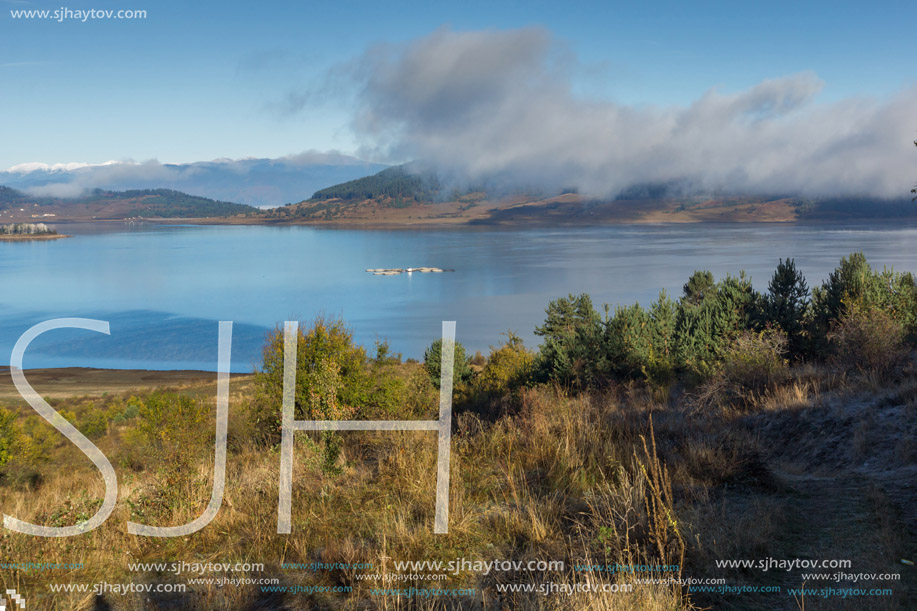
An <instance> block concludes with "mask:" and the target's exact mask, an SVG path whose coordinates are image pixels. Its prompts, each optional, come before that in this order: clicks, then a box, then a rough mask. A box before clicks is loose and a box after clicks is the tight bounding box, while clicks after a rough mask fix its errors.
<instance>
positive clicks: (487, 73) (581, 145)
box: [303, 28, 917, 197]
mask: <svg viewBox="0 0 917 611" xmlns="http://www.w3.org/2000/svg"><path fill="white" fill-rule="evenodd" d="M578 66H579V64H578V63H577V59H576V57H575V56H573V55H572V54H571V53H570V52H569V51H568V50H567V49H566V48H565V47H564V45H563V44H562V43H560V42H559V41H558V40H557V39H555V38H554V37H553V36H552V35H551V33H550V32H548V31H547V30H544V29H541V28H526V29H518V30H509V31H497V30H487V31H470V32H454V31H450V30H448V29H440V30H437V31H435V32H433V33H432V34H430V35H428V36H425V37H423V38H420V39H416V40H413V41H410V42H407V43H404V44H398V45H395V44H380V45H376V46H374V47H372V48H369V49H368V50H367V51H366V52H365V53H364V54H363V55H361V56H360V57H358V58H356V59H354V60H353V61H352V62H349V63H347V64H345V65H342V66H339V67H338V69H337V70H336V72H337V73H338V74H339V75H343V76H338V77H337V78H336V79H335V82H334V83H333V84H332V85H329V88H331V89H334V90H335V91H338V90H340V87H341V81H342V80H343V81H346V82H347V83H348V84H349V86H350V88H351V89H350V90H351V92H352V93H353V102H354V117H353V121H352V128H353V130H354V132H355V134H356V135H357V136H358V138H359V140H360V141H361V142H362V149H361V150H360V153H359V154H360V155H361V156H363V157H367V158H378V159H390V160H407V159H418V160H423V161H425V162H426V163H429V164H432V165H433V166H434V167H435V168H436V169H439V170H440V171H441V172H443V173H445V174H447V175H456V176H461V177H464V178H467V179H469V180H477V179H480V178H486V177H492V176H500V177H505V178H507V179H510V180H513V181H516V182H517V183H519V184H526V185H537V186H543V187H549V188H559V187H576V188H579V189H580V190H581V191H583V192H585V193H589V194H593V195H599V196H608V195H614V194H615V193H618V192H620V191H621V190H622V189H625V188H627V187H629V186H631V185H634V184H642V183H657V182H663V183H665V182H670V181H678V182H681V183H683V184H689V185H692V187H693V188H696V189H699V190H724V191H729V192H733V193H768V194H773V193H782V192H786V193H797V194H808V195H813V196H818V195H853V194H857V195H877V196H888V197H899V196H906V195H907V194H908V192H909V190H910V188H911V187H912V186H913V179H914V175H915V174H917V171H915V168H917V159H915V149H914V146H913V140H914V135H915V129H917V87H914V88H911V89H908V90H906V91H902V92H900V93H899V94H897V95H896V96H894V97H892V98H891V99H883V100H879V99H871V98H866V97H862V98H852V99H844V100H841V101H833V102H821V101H819V100H818V94H819V92H820V91H821V90H822V87H823V82H822V81H821V80H820V79H819V78H818V77H817V76H816V75H815V74H814V73H811V72H801V73H798V74H792V75H788V76H781V77H778V78H773V79H769V80H765V81H763V82H761V83H759V84H757V85H755V86H753V87H751V88H749V89H746V90H744V91H739V92H724V91H720V90H719V89H717V88H716V87H713V88H711V89H709V90H708V91H707V92H706V93H704V94H703V95H702V96H701V97H700V98H699V99H697V100H695V101H694V102H693V103H691V104H690V105H688V106H681V107H677V106H672V107H658V106H632V105H624V104H619V103H616V102H614V101H610V100H607V99H590V98H587V97H585V96H583V95H579V94H578V93H577V91H576V88H575V87H574V83H573V82H572V81H571V78H570V75H571V74H573V73H575V72H577V70H576V68H577V67H578ZM307 93H308V92H304V95H303V99H308V97H309V96H308V95H305V94H307Z"/></svg>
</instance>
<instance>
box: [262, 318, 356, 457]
mask: <svg viewBox="0 0 917 611" xmlns="http://www.w3.org/2000/svg"><path fill="white" fill-rule="evenodd" d="M283 335H284V334H283V329H282V328H279V327H278V328H277V329H275V330H274V331H272V332H271V333H270V334H269V335H268V338H267V343H266V344H265V347H264V350H263V361H262V366H261V370H260V371H258V372H256V373H255V377H254V386H255V392H254V399H253V400H252V404H251V407H250V419H251V423H252V425H253V429H254V435H255V438H256V439H257V440H259V441H260V442H262V443H265V444H267V445H274V444H276V443H278V442H279V441H280V419H281V408H282V402H283V361H284V354H283V345H284V337H283ZM296 357H297V358H296V386H295V389H294V393H293V395H294V417H295V418H296V419H297V420H316V419H319V420H335V419H337V420H340V419H350V418H354V417H356V416H357V415H358V414H359V412H360V408H361V407H363V406H365V405H367V404H369V403H370V398H371V395H372V389H373V380H372V378H371V376H370V373H369V362H368V359H367V356H366V351H365V350H364V349H363V348H362V347H361V346H357V345H355V344H354V342H353V334H352V333H351V332H350V330H349V329H347V327H346V326H345V325H344V322H343V321H342V320H340V319H333V320H332V319H325V318H317V319H316V320H315V321H314V322H313V323H312V325H311V326H306V325H299V328H298V330H297V342H296Z"/></svg>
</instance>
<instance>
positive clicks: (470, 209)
mask: <svg viewBox="0 0 917 611" xmlns="http://www.w3.org/2000/svg"><path fill="white" fill-rule="evenodd" d="M447 184H448V183H447V182H445V181H443V180H441V179H440V178H438V177H437V176H436V175H435V174H432V173H430V172H424V171H419V170H418V169H416V168H415V167H414V166H410V165H409V166H394V167H390V168H386V169H385V170H382V171H380V172H378V173H377V174H374V175H372V176H365V177H362V178H358V179H355V180H351V181H347V182H344V183H341V184H338V185H333V186H331V187H326V188H324V189H320V190H318V191H316V192H315V193H314V194H313V195H312V197H311V198H309V199H308V200H304V201H302V202H299V203H296V204H288V205H286V206H283V207H279V208H275V209H273V210H267V211H264V212H263V213H261V215H260V216H262V217H264V218H265V219H266V220H268V221H269V222H289V223H306V224H321V223H330V224H348V225H385V224H389V225H418V224H471V225H475V224H495V225H525V224H536V225H544V224H549V225H584V224H603V223H641V222H651V223H678V222H796V221H807V220H808V221H831V220H849V219H864V220H865V219H875V220H879V219H911V220H917V203H913V202H912V201H911V199H910V197H904V196H903V197H901V198H898V199H880V198H875V197H822V198H812V197H800V196H796V195H794V194H772V195H737V194H722V193H703V192H700V191H698V190H697V189H695V188H692V186H691V185H690V184H687V183H670V184H652V185H635V186H632V187H631V188H629V189H627V190H625V191H624V192H622V193H620V194H618V195H617V196H615V197H610V198H595V197H587V196H584V195H580V194H578V193H577V192H576V191H575V190H572V189H571V190H560V191H555V192H545V191H538V190H533V189H525V188H518V187H517V188H510V187H508V186H507V185H505V184H503V185H494V184H487V183H485V184H482V185H478V186H474V187H465V188H456V187H454V186H451V185H450V186H446V185H447Z"/></svg>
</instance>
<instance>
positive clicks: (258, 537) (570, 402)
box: [0, 367, 917, 611]
mask: <svg viewBox="0 0 917 611" xmlns="http://www.w3.org/2000/svg"><path fill="white" fill-rule="evenodd" d="M911 373H913V372H911ZM76 374H79V378H77V377H76ZM106 375H107V374H106ZM137 375H138V376H139V377H137V378H136V379H133V380H132V381H131V383H134V384H138V385H141V386H144V385H146V384H147V383H149V382H153V381H154V380H149V379H144V378H143V375H142V374H137ZM210 375H212V374H204V375H202V376H200V378H199V379H197V380H195V379H188V378H187V377H183V376H185V374H180V377H178V378H177V379H176V382H177V383H178V384H180V385H181V386H183V388H184V390H183V391H182V392H186V393H190V394H192V395H194V396H199V397H208V400H209V401H212V394H213V386H214V385H213V382H212V380H208V377H210ZM44 376H45V377H40V376H36V377H34V378H33V379H34V381H35V386H36V388H37V389H38V390H39V392H42V393H43V394H44V393H45V392H51V391H52V387H53V385H54V384H55V383H56V384H58V386H57V388H56V389H54V391H53V392H55V393H56V394H57V395H58V396H59V397H63V396H65V395H66V388H67V384H68V383H69V384H75V385H74V386H73V387H72V388H71V391H72V395H73V397H74V399H73V400H72V402H73V404H77V403H81V404H82V403H85V400H84V399H80V398H79V397H81V396H83V395H86V394H87V387H86V384H87V383H90V380H92V374H91V372H83V371H79V372H75V371H68V372H62V377H60V378H56V377H55V375H54V373H53V372H45V373H44ZM909 376H910V374H908V376H904V377H901V378H899V379H892V380H884V381H880V380H874V379H869V378H866V379H860V378H851V377H847V376H839V375H836V374H833V373H831V372H829V371H825V370H819V369H815V368H811V367H808V368H800V369H797V370H795V371H794V372H793V373H792V375H791V376H790V377H789V378H788V379H787V380H786V381H785V382H784V383H783V384H781V385H780V386H779V387H778V388H776V389H774V390H773V391H772V392H769V393H767V394H765V395H764V396H761V397H754V398H752V400H751V401H750V403H749V404H748V405H746V406H745V407H743V408H741V409H738V408H730V409H725V410H713V409H707V410H705V411H704V410H701V411H698V410H697V409H685V408H686V407H690V406H691V402H690V397H688V396H687V395H686V396H684V397H682V398H681V399H679V400H676V401H675V402H674V403H672V402H666V401H660V395H659V393H653V392H651V391H649V390H647V389H641V388H639V387H630V388H621V389H618V390H617V391H615V392H612V393H610V394H597V395H582V396H579V397H563V396H561V395H557V394H555V392H554V391H552V390H551V389H546V388H540V389H535V390H531V391H526V392H525V393H524V394H523V395H522V399H521V404H519V405H517V408H516V411H515V412H514V413H513V414H507V415H504V416H502V417H500V418H498V419H496V420H489V419H486V418H485V419H481V418H477V417H475V416H473V415H472V414H470V413H458V414H457V415H456V419H455V422H456V425H455V427H456V428H455V437H454V439H453V444H454V445H453V486H452V494H451V503H452V507H451V516H450V535H449V536H448V537H444V538H440V537H436V536H433V535H432V533H431V528H430V524H431V520H432V511H433V503H432V499H433V482H432V480H431V479H430V477H429V468H428V467H429V465H430V464H433V463H434V462H435V451H434V446H435V444H434V443H433V442H432V439H431V438H430V436H429V435H427V434H426V433H422V432H410V433H401V434H395V433H375V434H373V433H348V434H346V435H345V448H344V456H345V459H346V463H345V464H346V466H345V468H344V471H343V473H341V474H340V475H339V476H335V477H327V476H325V475H322V474H321V473H320V472H319V471H316V469H315V460H316V456H315V454H314V452H313V450H311V449H310V446H309V444H308V442H307V440H306V436H305V435H299V436H298V437H297V447H296V456H297V463H296V470H295V484H294V514H293V517H294V535H291V536H280V535H277V534H276V532H275V529H276V502H277V497H276V482H277V477H278V471H277V460H278V459H277V454H276V452H274V451H270V450H269V449H265V448H259V447H255V446H253V445H251V444H249V443H248V442H247V441H246V439H247V438H246V433H245V431H246V426H247V425H246V424H245V410H246V402H247V398H248V397H250V396H251V390H252V389H251V384H250V378H241V379H238V380H237V381H236V382H234V383H233V385H232V399H231V414H230V417H231V421H230V448H231V451H230V456H229V461H228V476H227V477H228V479H227V491H226V498H225V501H224V506H223V509H222V510H221V512H220V514H219V516H218V517H217V519H216V520H215V521H214V523H213V524H211V525H210V526H208V527H207V528H206V529H204V530H203V531H201V532H200V533H198V534H196V535H193V536H191V537H184V538H180V539H175V540H153V539H145V538H142V537H133V536H130V535H127V534H126V533H125V532H124V522H125V521H126V520H128V519H135V520H139V521H143V522H149V523H184V522H186V521H188V520H190V519H191V518H192V517H194V516H196V515H198V514H199V512H200V511H201V510H202V508H203V505H204V504H205V502H206V499H207V498H208V496H209V480H210V476H209V469H210V464H212V462H210V461H212V459H211V458H209V456H208V455H209V453H210V452H212V446H211V447H210V448H209V449H206V448H205V449H204V450H202V452H201V454H200V456H197V457H192V459H193V460H192V463H191V464H192V465H199V468H191V469H189V470H187V471H182V472H180V473H174V472H170V471H169V470H168V469H167V468H166V469H165V470H163V467H164V466H163V465H157V462H156V461H157V460H158V459H157V457H156V454H155V453H147V452H146V451H143V452H142V453H141V454H140V455H138V454H137V452H138V450H137V449H136V448H133V447H132V446H131V439H133V438H132V437H131V433H130V430H131V426H133V425H130V424H127V425H121V426H117V427H114V426H113V427H112V430H111V432H110V434H109V435H106V436H104V437H102V438H101V439H100V440H98V441H97V443H98V444H99V445H100V447H102V449H103V450H104V451H105V452H106V455H109V456H111V457H112V459H113V462H114V463H115V464H116V469H117V470H118V472H119V479H120V482H121V486H122V492H121V499H122V500H121V502H120V503H119V506H118V509H116V511H115V513H114V514H113V516H112V517H111V519H110V520H109V522H108V523H107V524H106V525H105V526H103V527H101V528H100V529H98V530H97V531H94V532H93V533H91V534H89V535H86V536H85V537H84V538H81V539H80V540H79V541H76V542H74V541H66V540H63V541H61V540H47V539H45V540H36V539H35V538H32V537H23V536H18V535H11V534H2V535H0V556H2V557H5V558H14V559H15V558H23V557H25V556H28V557H29V558H32V559H38V560H42V561H59V562H71V561H75V560H80V561H85V562H86V563H87V569H86V571H84V572H73V573H71V574H68V575H67V576H66V577H65V578H63V579H61V578H60V576H57V577H56V578H57V579H61V580H63V581H73V582H77V583H79V582H92V581H100V580H103V579H105V580H107V581H109V582H117V581H131V580H140V581H144V580H146V581H150V580H152V581H157V580H163V581H168V580H170V579H173V577H170V576H169V575H164V576H155V575H136V574H134V575H131V574H128V573H126V569H125V567H126V562H128V561H142V562H152V561H157V560H161V559H184V560H188V561H194V560H196V561H207V560H214V561H226V560H229V559H233V560H237V559H244V560H247V561H252V562H266V563H268V565H269V568H268V573H267V574H268V575H270V576H277V577H280V578H281V579H283V581H284V583H297V584H301V585H310V584H323V585H335V584H345V585H347V584H349V585H353V586H354V587H356V588H357V592H358V594H356V595H354V596H353V597H351V598H350V599H348V601H347V603H346V604H345V601H344V600H343V599H341V598H335V597H334V596H331V595H327V596H324V595H323V596H311V597H310V596H304V595H303V596H293V595H287V596H282V595H265V594H260V593H259V592H258V589H257V588H253V587H248V588H228V587H227V588H220V589H208V590H203V591H201V590H200V589H198V590H197V591H196V592H195V593H193V594H190V595H186V596H181V597H176V596H171V597H160V598H157V599H154V600H149V599H146V600H144V599H138V598H136V597H134V598H118V597H111V596H109V597H106V599H105V601H104V604H106V605H111V608H113V609H135V608H138V609H154V608H216V609H220V608H225V609H229V608H233V609H316V608H320V609H332V608H351V609H357V608H361V609H362V608H367V609H373V608H382V609H396V608H408V607H410V608H416V609H441V608H444V607H442V606H441V604H442V601H430V600H428V601H415V602H414V603H412V604H411V605H406V604H404V603H405V601H399V602H397V603H396V601H394V600H380V599H378V598H376V599H374V598H372V597H370V596H369V595H368V592H367V589H366V588H367V584H366V582H360V581H356V580H355V578H354V575H353V574H352V573H347V572H346V571H345V572H335V573H327V574H314V573H311V572H308V571H305V572H295V571H282V570H280V569H279V563H280V562H284V561H288V562H306V561H310V560H322V561H324V562H335V561H337V562H355V561H366V560H370V561H373V562H375V563H376V564H377V566H378V565H380V564H382V563H384V562H390V561H391V559H393V558H394V559H410V560H423V559H434V558H438V559H451V558H455V557H459V556H466V557H473V558H513V559H528V558H550V559H555V558H567V559H573V558H583V557H584V554H586V555H590V556H591V558H592V559H593V560H595V561H599V562H604V561H612V562H615V561H617V562H622V561H626V560H628V559H630V560H638V561H643V560H644V559H645V558H647V557H648V556H646V554H652V555H654V556H655V555H656V554H657V550H658V549H660V548H659V546H658V543H659V542H660V541H661V543H662V544H663V547H664V548H665V549H666V550H667V551H666V553H667V554H669V558H670V559H672V558H677V557H678V549H679V543H678V542H679V540H681V541H683V542H684V544H685V545H686V556H685V559H684V566H685V572H684V576H690V577H696V578H709V577H726V578H727V579H728V583H730V584H731V585H780V586H782V587H784V588H785V589H786V588H790V587H799V586H801V585H802V584H801V582H800V577H801V572H802V571H794V572H791V573H787V572H783V573H781V572H779V571H769V572H766V573H764V572H760V571H749V570H725V569H718V568H716V566H715V561H716V560H721V559H729V558H733V559H736V558H748V559H762V558H767V557H771V558H775V559H790V558H804V559H850V560H851V561H852V562H853V566H852V567H851V568H850V569H847V570H845V572H850V573H891V572H900V573H901V575H902V581H900V582H886V583H883V582H872V583H869V584H866V587H883V586H884V585H888V584H889V583H890V585H891V586H892V587H893V588H894V589H895V596H893V597H890V598H862V597H859V598H850V599H846V600H845V599H840V598H831V599H808V600H806V601H805V602H804V607H803V608H804V609H806V610H809V611H811V610H820V609H841V610H854V609H880V610H881V609H911V608H913V607H912V606H911V605H910V602H913V600H914V596H915V592H917V573H915V570H914V568H913V567H908V566H904V565H902V564H900V559H901V558H910V559H911V560H914V557H913V556H914V550H915V549H917V516H915V511H914V508H915V507H917V490H915V479H914V475H915V463H917V446H915V442H914V440H915V437H917V384H915V383H914V382H913V380H912V379H911V377H909ZM104 379H106V378H105V376H102V377H100V378H99V379H98V380H96V381H98V382H100V383H101V382H103V380H104ZM158 381H160V382H163V383H166V382H167V381H166V380H165V379H164V378H162V379H159V380H158ZM108 384H109V386H108V387H109V388H111V389H112V390H114V389H116V388H117V384H118V380H116V379H109V380H108ZM0 387H3V389H4V393H7V394H8V390H9V389H7V388H6V385H5V384H3V383H2V382H0ZM3 402H4V403H7V405H9V402H7V401H3ZM64 405H65V406H66V405H68V403H67V402H66V401H65V402H64ZM20 407H21V406H20ZM431 409H435V406H433V405H431ZM650 416H652V420H653V423H654V429H655V439H656V442H657V445H658V447H659V456H660V457H661V460H662V463H663V464H664V465H665V467H666V469H667V474H668V475H666V476H665V477H664V478H663V479H665V480H667V481H668V482H669V483H670V485H671V489H672V490H673V491H674V493H673V498H674V499H675V502H674V506H673V507H671V508H670V507H669V506H666V507H664V510H663V511H661V512H659V513H658V514H656V515H657V519H656V521H654V519H653V518H652V516H651V515H649V514H648V513H647V507H648V505H646V502H647V501H648V500H650V499H652V498H656V499H657V500H660V499H661V502H663V504H664V505H665V498H664V497H666V496H667V495H666V494H665V493H664V490H665V488H666V486H665V482H663V481H662V480H660V479H659V477H658V476H655V475H653V474H654V472H655V471H654V464H655V462H654V460H653V459H652V457H651V456H648V455H646V454H645V453H644V452H643V450H642V446H641V441H640V438H639V437H640V435H643V436H647V435H649V428H648V423H649V417H650ZM205 426H212V425H210V424H205ZM189 439H191V441H194V438H193V437H192V438H189ZM654 455H655V453H654ZM54 462H55V463H56V464H67V465H68V466H69V468H68V470H67V472H66V473H61V472H60V471H58V472H56V473H55V474H52V475H51V476H49V477H48V479H47V480H46V482H45V483H44V484H43V485H42V486H41V487H40V488H38V489H37V490H10V489H6V490H4V494H3V501H2V502H3V507H2V509H3V511H4V512H6V513H10V514H14V515H17V516H20V517H24V518H33V519H35V520H36V521H39V520H44V521H47V520H49V519H51V520H60V521H63V522H66V521H67V520H70V521H72V520H73V519H75V516H77V515H79V512H80V511H86V510H87V509H88V508H91V507H93V506H94V505H93V503H95V502H96V501H95V499H96V498H97V497H98V495H99V492H100V481H99V478H98V476H97V473H96V472H95V471H94V470H93V469H92V467H91V465H88V464H87V461H86V460H85V459H84V458H82V457H81V455H79V454H78V452H76V451H75V450H74V449H73V448H72V447H69V446H66V447H63V448H62V453H61V454H60V455H58V456H57V457H56V458H55V460H54ZM131 465H142V468H139V469H138V468H137V467H136V466H134V467H131ZM660 483H661V484H662V485H661V489H662V490H663V493H662V495H661V496H659V495H657V496H654V495H653V494H652V493H651V490H652V489H653V488H654V487H659V486H660ZM60 507H67V508H68V509H67V511H66V512H65V513H63V514H60V515H58V513H54V511H52V510H55V508H60ZM670 509H671V511H672V512H673V513H672V514H669V513H668V512H669V510H670ZM673 516H674V517H673ZM654 524H655V526H654ZM670 524H671V525H673V526H671V527H670V526H669V525H670ZM660 528H661V529H662V530H661V531H660V530H659V529H660ZM660 532H661V534H654V533H660ZM624 533H629V537H630V543H628V544H625V542H624V540H623V536H624ZM660 537H661V539H660ZM603 548H605V552H604V554H605V555H604V557H603V552H602V549H603ZM627 554H631V555H630V556H628V555H627ZM634 554H636V555H634ZM386 558H387V559H388V560H386ZM389 568H391V566H390V565H389ZM817 572H822V571H817ZM236 576H237V575H236ZM252 576H264V575H252ZM0 577H2V579H3V585H4V586H5V587H11V586H12V585H13V584H16V585H18V586H20V587H25V588H28V589H29V590H30V591H31V592H33V593H34V592H38V593H42V594H41V596H36V597H34V598H33V600H34V601H35V605H36V606H35V607H34V608H38V609H71V608H92V604H93V600H92V599H91V598H86V597H83V598H75V597H73V596H64V595H50V594H48V593H47V591H46V586H47V582H48V580H51V579H54V578H55V577H54V576H52V574H50V573H45V574H41V575H37V574H24V573H20V574H18V575H13V574H10V573H9V572H0ZM520 578H521V579H522V580H524V579H525V576H521V577H520V576H515V577H510V576H505V575H491V576H490V577H488V578H479V579H477V580H475V578H474V577H473V576H472V577H468V576H464V577H462V578H460V579H459V580H458V581H455V582H450V585H452V586H456V585H461V584H464V585H469V584H472V585H476V586H477V587H478V588H479V590H480V591H482V592H483V593H484V594H483V598H481V599H478V598H475V599H462V601H461V602H462V605H461V608H471V609H482V608H488V609H502V608H505V609H523V610H529V609H531V610H535V609H538V610H539V611H540V610H552V609H556V610H558V611H559V610H561V609H584V610H595V611H598V610H607V609H634V610H636V609H641V610H642V609H651V610H652V609H658V610H660V611H661V610H663V609H666V610H672V611H675V610H676V609H678V610H681V609H683V608H684V606H683V604H682V602H679V600H678V599H677V596H675V595H673V593H672V592H671V590H667V589H666V588H659V587H655V588H654V587H650V586H644V587H642V588H638V589H637V590H636V591H635V592H634V594H633V595H632V596H631V595H628V596H625V595H621V594H614V595H609V596H604V597H603V596H596V595H589V596H580V597H565V596H555V597H542V596H537V595H536V596H528V597H526V596H522V595H515V596H507V595H502V596H501V595H499V594H497V593H496V591H495V589H494V588H495V583H497V582H506V581H514V582H518V581H519V580H520ZM550 579H551V580H556V581H561V582H566V583H571V582H582V581H585V580H589V579H593V580H594V579H599V581H601V578H597V577H596V576H595V575H593V576H588V575H584V574H561V575H551V576H550ZM370 585H371V584H370ZM411 585H414V584H411ZM439 585H443V584H439ZM829 585H830V586H832V587H854V584H851V583H844V582H841V583H808V584H807V586H808V587H823V586H829ZM856 585H857V586H858V587H862V586H863V584H856ZM691 600H692V601H693V602H694V603H695V604H697V605H699V606H701V607H702V608H713V609H776V610H781V609H787V610H791V609H799V608H800V606H799V604H798V603H797V601H795V600H794V599H793V598H792V597H790V596H787V595H786V594H781V595H774V594H767V595H764V594H758V595H756V594H742V595H731V596H730V595H726V596H721V595H710V594H708V595H703V594H693V595H692V596H691Z"/></svg>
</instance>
